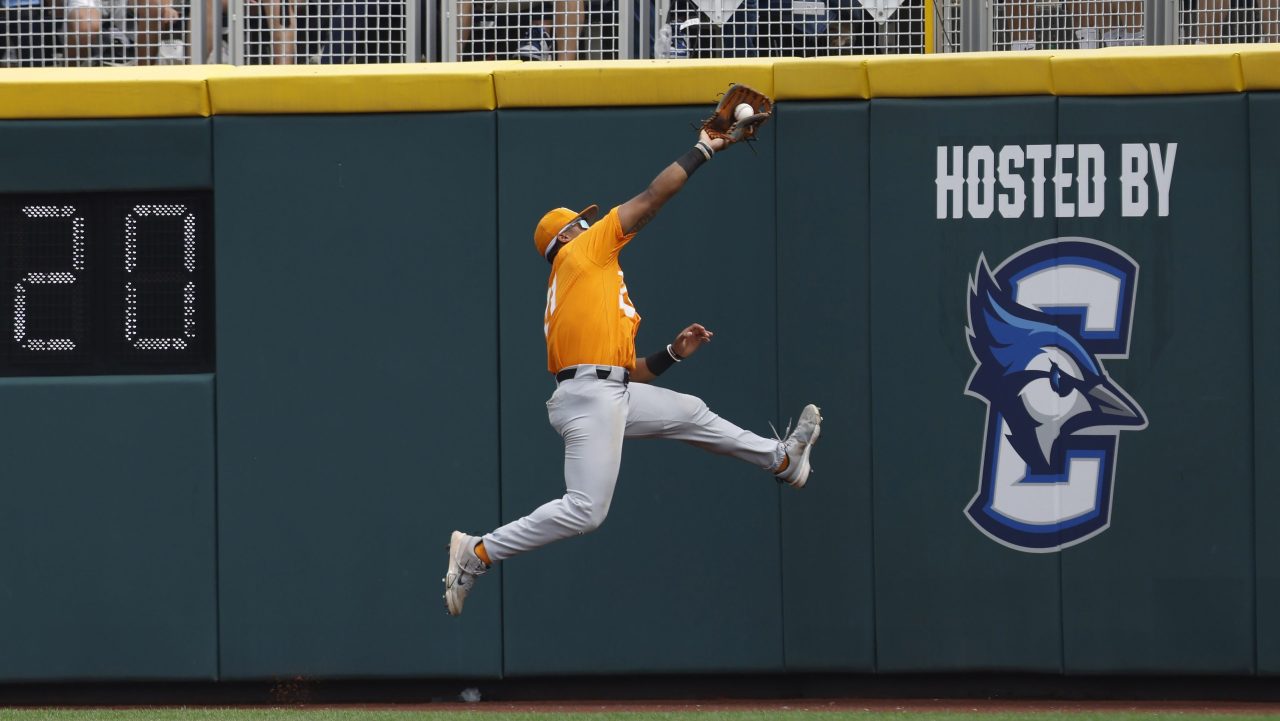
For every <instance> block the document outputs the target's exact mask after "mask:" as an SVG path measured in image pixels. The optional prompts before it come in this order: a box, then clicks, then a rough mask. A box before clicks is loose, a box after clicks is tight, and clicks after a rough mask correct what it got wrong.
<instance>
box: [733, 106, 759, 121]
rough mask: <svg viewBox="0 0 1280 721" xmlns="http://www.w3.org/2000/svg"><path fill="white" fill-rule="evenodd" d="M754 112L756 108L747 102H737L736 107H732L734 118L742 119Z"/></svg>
mask: <svg viewBox="0 0 1280 721" xmlns="http://www.w3.org/2000/svg"><path fill="white" fill-rule="evenodd" d="M755 114H756V109H755V108H753V107H751V106H750V105H748V104H747V103H738V107H736V108H734V109H733V118H734V120H742V119H743V118H749V117H751V116H752V115H755Z"/></svg>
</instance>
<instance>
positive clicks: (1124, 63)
mask: <svg viewBox="0 0 1280 721" xmlns="http://www.w3.org/2000/svg"><path fill="white" fill-rule="evenodd" d="M730 83H746V84H748V85H751V86H753V87H755V88H757V89H759V90H760V91H762V92H764V93H767V94H769V95H771V96H773V97H774V98H776V99H778V100H784V101H785V100H840V99H848V100H858V99H867V98H898V97H908V98H929V97H957V96H995V95H1049V94H1052V95H1164V94H1168V95H1179V94H1193V93H1234V92H1241V91H1244V90H1280V44H1273V45H1209V46H1191V47H1140V48H1109V49H1103V50H1041V51H1031V52H1009V53H952V54H939V55H924V56H920V55H877V56H868V57H831V58H805V59H799V58H785V59H776V60H771V59H757V60H620V61H580V62H566V63H521V62H517V61H511V62H495V63H428V64H408V65H364V66H359V65H356V66H352V65H325V66H293V67H230V66H226V65H197V66H191V67H158V68H35V69H20V68H14V69H8V70H3V71H0V119H23V118H26V119H35V118H150V117H204V116H208V115H211V114H213V115H235V114H274V113H281V114H285V113H386V112H432V111H452V110H493V109H495V108H556V107H607V106H644V105H706V106H708V107H709V106H711V105H712V104H714V103H715V100H716V98H717V97H718V96H719V95H720V93H723V92H724V91H725V89H727V88H728V87H729V84H730Z"/></svg>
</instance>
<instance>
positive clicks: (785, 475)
mask: <svg viewBox="0 0 1280 721" xmlns="http://www.w3.org/2000/svg"><path fill="white" fill-rule="evenodd" d="M821 433H822V416H821V415H820V414H819V413H818V407H817V406H815V405H814V404H812V403H810V404H809V405H807V406H805V407H804V410H802V411H800V420H799V421H797V422H796V428H795V430H793V431H791V433H790V435H788V436H787V437H786V439H784V440H783V441H782V445H783V448H784V450H785V452H786V454H787V458H788V459H790V460H789V461H788V463H787V469H786V470H785V471H782V472H781V473H775V474H774V476H775V477H776V478H777V479H778V481H779V482H781V483H785V484H787V485H789V486H791V487H793V488H804V484H805V483H806V482H807V481H808V480H809V472H810V470H812V469H811V468H810V466H809V451H811V450H813V444H815V443H817V442H818V436H819V435H821Z"/></svg>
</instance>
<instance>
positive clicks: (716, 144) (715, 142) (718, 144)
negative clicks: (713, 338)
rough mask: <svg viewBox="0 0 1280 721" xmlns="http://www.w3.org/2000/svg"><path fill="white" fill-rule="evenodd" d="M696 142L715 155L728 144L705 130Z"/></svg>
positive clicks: (701, 131) (700, 131) (699, 134)
mask: <svg viewBox="0 0 1280 721" xmlns="http://www.w3.org/2000/svg"><path fill="white" fill-rule="evenodd" d="M698 140H701V141H702V142H704V143H706V144H707V145H709V146H710V147H711V149H712V150H714V151H716V152H717V153H718V152H720V151H721V150H724V148H725V146H727V145H728V144H729V141H727V140H725V139H724V138H714V139H713V138H712V137H711V136H710V135H707V131H705V130H699V131H698ZM698 327H699V328H701V327H702V326H698Z"/></svg>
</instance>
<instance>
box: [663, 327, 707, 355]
mask: <svg viewBox="0 0 1280 721" xmlns="http://www.w3.org/2000/svg"><path fill="white" fill-rule="evenodd" d="M713 335H715V333H712V332H711V331H709V330H707V329H706V328H703V327H702V324H701V323H694V324H693V325H691V326H689V327H688V328H685V329H684V330H682V331H680V334H679V335H677V336H676V339H675V340H674V341H672V343H671V349H672V350H674V351H675V352H676V354H677V355H679V356H680V357H681V358H688V357H689V356H691V355H693V354H694V353H695V352H696V351H697V350H698V349H699V348H701V347H702V346H703V344H706V343H710V342H711V336H713Z"/></svg>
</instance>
